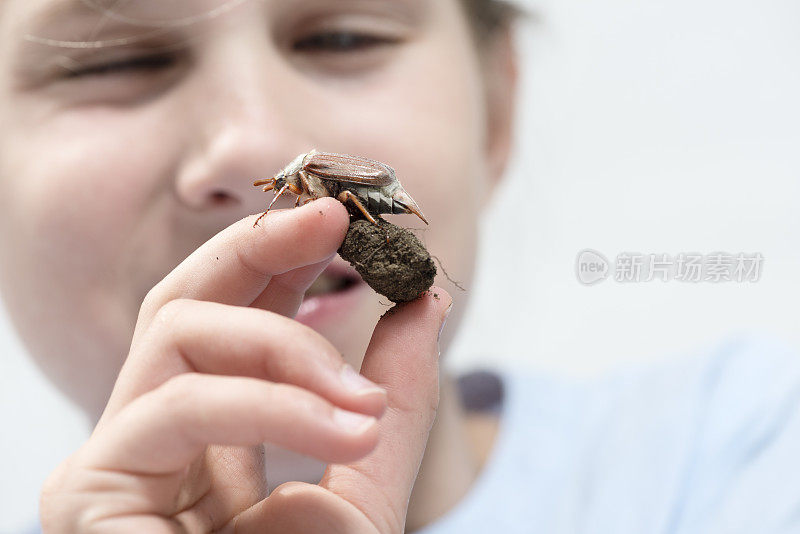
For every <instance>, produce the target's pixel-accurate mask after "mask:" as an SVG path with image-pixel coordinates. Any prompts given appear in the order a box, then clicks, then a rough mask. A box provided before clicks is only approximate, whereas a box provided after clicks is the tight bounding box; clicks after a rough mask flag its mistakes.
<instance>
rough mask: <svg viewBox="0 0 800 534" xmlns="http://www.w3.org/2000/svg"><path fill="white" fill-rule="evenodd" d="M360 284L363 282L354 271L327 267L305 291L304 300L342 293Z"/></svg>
mask: <svg viewBox="0 0 800 534" xmlns="http://www.w3.org/2000/svg"><path fill="white" fill-rule="evenodd" d="M361 283H363V281H362V280H361V277H360V276H358V274H357V273H356V272H355V271H350V270H349V269H346V268H342V267H338V266H329V267H328V268H327V269H325V271H324V272H323V273H322V274H321V275H319V277H317V279H316V280H314V283H313V284H311V287H309V288H308V290H307V291H306V294H305V298H310V297H317V296H319V295H328V294H333V293H343V292H345V291H347V290H348V289H351V288H353V287H355V286H357V285H359V284H361Z"/></svg>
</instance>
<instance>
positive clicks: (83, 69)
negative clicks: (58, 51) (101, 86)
mask: <svg viewBox="0 0 800 534" xmlns="http://www.w3.org/2000/svg"><path fill="white" fill-rule="evenodd" d="M175 64H176V59H175V57H173V56H169V55H163V54H161V55H152V56H141V57H133V58H130V59H124V60H119V61H110V62H106V63H99V64H96V65H87V66H77V67H72V68H70V69H69V71H68V72H67V73H66V74H65V76H64V77H65V78H81V77H89V76H107V75H113V74H127V73H135V72H151V71H152V72H157V71H160V70H165V69H168V68H170V67H172V66H174V65H175Z"/></svg>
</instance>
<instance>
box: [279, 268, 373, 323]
mask: <svg viewBox="0 0 800 534" xmlns="http://www.w3.org/2000/svg"><path fill="white" fill-rule="evenodd" d="M337 260H338V258H337ZM367 291H368V286H367V284H366V283H364V281H363V280H362V279H361V277H360V276H359V275H358V273H357V272H356V270H355V269H353V268H352V267H350V266H349V265H348V264H347V263H344V262H343V261H342V263H339V262H338V261H335V262H334V263H331V264H330V265H328V267H327V268H326V269H325V270H324V271H323V272H322V274H321V275H320V276H319V277H318V278H317V279H316V280H315V281H314V283H313V284H311V287H309V288H308V290H307V291H306V294H305V296H304V297H303V303H302V304H301V305H300V309H299V310H298V312H297V315H296V316H295V319H296V320H297V321H299V322H301V323H303V324H306V325H308V326H311V327H323V326H325V325H326V324H332V323H336V322H341V321H342V320H343V319H344V318H345V316H346V315H347V314H348V313H349V312H350V311H352V310H354V309H355V308H356V307H357V306H358V304H359V302H360V300H361V299H362V297H363V296H364V293H366V292H367Z"/></svg>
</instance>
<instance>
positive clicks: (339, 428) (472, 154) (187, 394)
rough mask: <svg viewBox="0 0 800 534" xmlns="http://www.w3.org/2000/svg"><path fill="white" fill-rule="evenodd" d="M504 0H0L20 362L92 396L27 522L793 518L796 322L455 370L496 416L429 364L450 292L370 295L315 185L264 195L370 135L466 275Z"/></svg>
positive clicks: (719, 526)
mask: <svg viewBox="0 0 800 534" xmlns="http://www.w3.org/2000/svg"><path fill="white" fill-rule="evenodd" d="M512 13H513V12H512V10H510V9H509V8H508V7H507V6H506V5H505V4H501V3H499V2H495V1H492V0H435V1H432V0H339V1H336V2H331V1H328V0H264V1H256V0H238V1H237V0H229V1H227V2H224V1H222V0H174V1H171V2H164V1H162V0H137V1H136V2H117V1H114V2H112V1H103V2H100V1H97V0H80V1H69V0H36V1H31V0H5V2H3V3H2V4H0V51H1V53H2V56H1V57H0V65H2V69H1V70H0V91H2V94H1V95H0V115H2V117H3V121H2V124H3V128H2V129H1V130H0V188H2V192H0V217H2V220H1V221H0V247H1V250H2V253H1V254H0V284H2V285H1V286H0V287H2V291H3V297H4V299H5V302H6V304H7V306H8V308H9V309H10V311H11V314H12V318H13V320H14V322H15V325H16V327H17V328H18V330H19V332H20V333H21V335H22V337H23V338H24V340H25V341H26V343H27V345H28V347H29V349H30V352H31V354H32V355H33V357H35V358H36V360H37V362H38V364H39V365H40V367H41V368H42V369H43V370H44V372H45V373H46V374H47V375H48V376H49V377H50V378H51V379H52V380H53V382H54V383H56V384H57V385H58V386H59V387H60V388H61V389H62V390H63V391H64V392H65V393H66V394H68V395H69V396H70V397H71V398H73V399H74V400H75V401H76V402H78V403H79V404H80V405H81V406H83V407H84V409H85V410H86V411H87V412H88V413H89V414H91V415H92V416H93V417H94V418H95V419H96V420H97V426H96V428H95V430H94V432H93V434H92V436H91V438H90V439H89V440H88V441H87V442H86V444H85V445H84V446H83V447H81V448H80V449H79V450H78V451H77V452H76V453H75V454H74V455H72V456H71V457H70V458H69V459H68V460H67V461H65V462H64V463H63V464H62V465H61V466H60V467H59V468H58V469H57V470H56V472H55V473H53V475H52V476H51V477H50V479H49V480H48V482H47V484H46V486H45V488H44V490H43V494H42V501H41V519H42V527H43V531H44V532H46V533H51V532H52V533H59V532H137V533H138V532H146V533H149V532H153V533H159V532H178V531H186V532H211V531H223V532H279V533H292V532H298V533H316V532H348V533H349V532H355V533H362V532H363V533H367V532H380V533H398V532H403V530H404V529H408V530H418V529H423V531H424V532H426V533H431V534H433V533H441V532H486V531H489V530H490V529H492V530H494V531H496V532H512V533H513V532H530V531H542V532H614V533H627V532H630V533H641V532H734V531H739V530H740V531H742V532H755V531H758V532H769V531H779V530H780V531H786V532H788V531H792V530H793V529H794V528H797V522H798V516H797V513H796V510H797V509H798V500H799V499H798V495H800V491H797V483H796V482H793V481H795V480H798V479H800V477H798V476H797V475H798V474H800V473H797V469H798V462H797V461H796V460H794V456H796V455H795V453H794V451H796V446H797V445H798V443H800V439H799V438H800V418H798V415H797V414H798V410H797V395H796V393H795V392H796V391H798V385H800V369H799V368H798V367H799V366H798V364H797V359H796V358H792V357H791V355H790V353H789V351H788V350H785V349H783V348H781V347H779V346H777V345H766V344H763V343H762V342H760V341H758V340H749V339H744V340H740V341H739V342H737V343H735V344H728V345H725V346H723V347H722V348H721V349H720V350H719V351H718V352H717V353H715V354H712V355H710V356H709V357H708V358H697V359H695V360H694V361H693V363H691V364H690V365H685V366H680V367H675V368H665V369H657V370H653V371H638V372H630V373H627V374H624V375H621V376H619V377H617V378H615V379H613V380H610V381H604V382H601V383H598V384H596V385H594V386H591V387H583V388H578V387H572V386H568V385H559V384H558V383H555V382H551V381H549V380H546V379H543V378H539V377H533V376H529V375H525V374H520V375H514V376H510V375H507V376H502V377H501V379H502V382H500V383H498V382H497V381H496V380H493V379H492V378H491V377H488V380H487V382H486V383H485V384H488V385H489V386H490V387H488V388H484V385H485V384H483V385H482V384H477V385H475V386H474V387H470V384H467V387H466V389H465V390H464V391H466V392H467V393H469V392H471V393H473V394H474V393H476V392H478V391H479V390H481V391H488V392H489V393H493V395H489V396H490V397H492V398H490V399H489V401H493V400H494V401H498V400H500V399H499V397H500V396H499V391H500V389H501V388H500V387H498V385H499V384H502V389H503V391H504V396H503V398H502V401H503V407H502V432H497V425H498V420H497V419H496V418H493V417H489V418H486V417H483V418H481V417H479V416H476V415H470V414H468V413H466V412H465V407H470V406H471V405H472V403H471V402H466V399H468V396H459V395H458V393H459V392H458V390H457V382H456V381H455V379H454V377H451V376H446V375H442V376H439V374H438V356H439V353H440V351H441V352H445V351H446V347H447V343H448V340H449V339H450V336H451V334H452V333H453V331H454V329H455V327H456V326H457V324H458V320H459V317H460V315H461V313H462V311H463V309H464V307H465V305H466V295H467V294H465V293H460V292H456V293H455V294H454V295H453V297H452V299H451V296H450V295H449V294H448V293H447V292H446V291H444V290H443V289H441V288H434V289H433V290H432V291H431V292H430V293H429V294H426V295H424V296H423V297H421V298H420V299H419V300H417V301H414V302H412V303H409V304H406V305H402V306H398V307H396V308H394V309H393V310H392V311H391V312H390V313H385V312H386V307H385V306H383V305H382V304H381V299H379V298H377V297H376V296H375V294H374V293H372V292H371V290H369V288H367V287H366V286H365V285H364V284H363V283H362V282H360V281H359V280H358V278H357V276H356V275H355V274H354V273H353V271H352V269H350V268H349V266H348V265H346V264H345V263H344V262H342V260H341V259H339V258H338V257H336V256H335V254H336V250H337V249H338V247H339V245H340V243H341V241H342V239H343V237H344V233H345V231H346V228H347V224H348V217H347V212H346V211H345V208H344V207H343V206H342V205H341V204H340V203H338V202H337V201H335V200H332V199H321V200H318V201H314V202H312V203H309V204H307V205H306V206H303V207H299V208H296V209H286V210H283V211H276V212H274V213H270V214H269V215H268V216H267V217H266V218H264V219H263V220H262V221H261V224H260V226H257V227H255V228H254V227H253V222H254V221H255V219H256V218H257V217H258V214H259V212H260V211H262V210H263V208H264V205H265V203H266V202H267V200H268V198H267V197H266V196H265V195H263V194H261V193H260V192H259V191H258V190H254V189H253V187H252V181H253V180H254V179H257V178H263V177H269V176H271V175H272V174H274V173H275V172H276V171H277V170H279V169H280V168H282V167H283V166H284V165H285V164H286V163H287V162H288V161H290V160H291V159H293V158H294V157H295V156H296V155H297V154H300V153H303V152H307V151H309V150H310V149H312V148H318V149H320V150H325V151H330V152H342V153H349V154H357V155H363V156H367V157H370V158H373V159H377V160H380V161H384V162H386V163H388V164H390V165H392V166H393V167H394V168H395V169H396V170H397V173H398V176H399V177H400V179H401V180H402V182H403V185H404V186H405V188H406V189H407V190H408V191H409V193H411V195H412V196H413V197H414V198H415V199H416V200H417V202H418V203H419V205H420V206H421V207H422V209H423V211H424V213H425V215H426V217H427V219H428V220H429V222H430V226H429V227H428V228H427V229H426V233H425V240H426V244H427V246H428V248H429V249H430V250H432V251H434V253H435V254H436V255H437V256H438V257H439V258H440V259H441V260H442V263H443V264H444V265H446V266H447V269H448V271H449V272H450V273H451V274H453V275H454V276H455V277H456V278H458V279H459V280H461V281H463V282H465V283H468V281H469V279H470V277H471V273H472V265H473V261H474V257H475V250H476V242H475V235H476V225H477V215H478V213H479V211H480V209H481V207H482V206H483V205H484V204H485V202H486V200H487V196H488V195H489V194H490V192H491V190H492V189H493V187H494V186H495V185H496V183H497V182H498V180H499V179H500V177H501V176H502V174H503V170H504V167H505V165H506V162H507V159H508V154H509V148H510V145H511V130H512V118H513V114H514V109H513V101H514V90H515V80H516V72H515V61H514V53H513V47H512V44H511V39H510V22H511V19H512ZM281 207H285V208H291V201H288V200H287V201H285V202H284V203H283V204H281ZM405 221H407V220H406V219H402V218H400V219H399V220H398V221H397V222H400V223H401V224H403V223H404V222H405ZM412 224H413V223H412ZM176 265H177V267H176ZM442 285H444V284H442ZM451 307H452V313H450V318H449V325H450V326H449V327H448V328H447V329H445V330H444V333H442V329H443V327H444V320H445V318H446V317H447V316H448V313H449V310H450V309H451ZM382 314H383V315H382ZM379 318H380V319H379ZM376 322H377V324H376ZM43 332H46V335H42V333H43ZM440 335H441V336H442V339H441V340H440V339H439V337H440ZM498 335H499V334H498ZM355 369H360V373H359V372H356V371H355ZM754 376H755V377H757V378H758V380H756V381H754V380H752V379H751V377H754ZM763 384H767V385H768V386H769V391H768V392H767V391H762V390H759V389H758V387H759V385H763ZM765 389H766V387H765ZM484 404H485V402H484ZM434 416H435V417H434ZM265 443H266V445H264V444H265ZM423 453H424V459H423ZM309 457H310V458H314V459H316V461H312V460H309ZM787 471H789V472H788V473H787ZM270 490H272V491H271V492H270ZM412 490H413V492H412ZM754 509H755V510H757V513H753V512H752V511H751V510H754Z"/></svg>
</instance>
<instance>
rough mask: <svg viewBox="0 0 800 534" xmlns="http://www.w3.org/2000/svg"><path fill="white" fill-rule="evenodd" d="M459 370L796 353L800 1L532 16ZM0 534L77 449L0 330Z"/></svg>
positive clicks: (559, 10)
mask: <svg viewBox="0 0 800 534" xmlns="http://www.w3.org/2000/svg"><path fill="white" fill-rule="evenodd" d="M527 4H528V5H530V6H535V7H536V10H537V11H538V13H539V15H540V19H541V20H540V21H539V22H538V23H534V24H528V27H527V28H526V29H525V31H524V32H523V33H522V35H521V38H520V43H521V46H522V60H523V73H524V80H523V86H522V93H521V105H522V112H521V115H520V123H519V132H520V134H519V138H518V143H517V145H518V146H517V152H516V157H515V160H514V163H513V165H512V168H511V169H510V172H509V179H508V180H507V182H506V184H505V185H504V187H503V189H502V190H501V191H500V192H499V194H498V196H497V198H496V201H495V202H494V203H493V204H492V206H491V207H490V211H489V212H488V215H487V217H486V221H485V224H484V226H483V228H484V231H483V233H484V238H489V240H488V241H485V247H484V252H485V254H484V256H483V258H484V259H483V260H482V262H481V266H480V280H479V282H478V283H477V284H476V285H475V286H474V287H473V288H471V292H472V293H473V296H474V300H473V307H472V308H471V310H470V312H469V314H468V317H467V320H466V324H464V325H463V329H462V331H461V333H460V337H459V338H458V341H457V343H456V347H455V349H454V350H453V351H452V352H451V353H450V354H448V355H447V364H448V365H449V366H451V367H452V368H454V369H464V368H468V367H472V366H475V365H489V366H492V365H519V366H526V367H530V366H539V367H545V368H549V369H551V370H554V371H557V372H563V373H565V374H575V373H577V374H588V373H595V372H598V371H602V370H604V369H607V368H609V367H611V366H613V365H619V364H624V362H631V361H642V360H651V359H661V358H667V357H671V355H674V354H680V353H682V352H684V353H685V352H687V351H690V350H696V349H697V348H698V347H702V346H706V345H707V344H708V343H713V342H714V341H715V340H718V339H719V338H720V337H721V336H724V335H725V334H726V333H730V332H732V331H735V330H737V329H741V328H747V329H752V328H757V329H760V330H762V331H767V332H772V333H774V334H776V335H778V336H781V337H783V338H784V339H785V340H787V341H788V342H790V343H792V344H794V346H796V347H798V348H800V328H799V326H800V321H799V320H798V315H800V311H798V307H797V302H798V296H800V281H799V280H798V275H797V273H798V272H800V252H798V240H799V237H798V236H800V210H798V209H797V208H796V206H797V202H798V199H800V103H799V102H800V96H799V95H800V31H798V23H800V3H798V2H797V1H796V0H780V1H759V2H756V1H755V0H753V1H749V2H748V1H743V0H727V1H722V0H720V1H710V0H659V1H650V2H630V1H622V0H605V1H603V2H585V1H577V0H552V1H549V0H540V1H537V2H535V3H534V2H528V3H527ZM584 248H593V249H596V250H598V251H600V252H602V253H603V254H605V255H606V256H607V257H609V258H610V259H612V261H613V258H614V257H615V256H616V255H617V254H618V253H620V252H625V251H635V252H641V253H668V254H677V253H679V252H701V253H711V252H715V251H727V252H731V253H736V252H760V253H761V254H762V255H763V256H764V258H765V259H764V265H763V273H762V277H761V280H760V281H759V282H758V283H755V284H733V283H726V284H711V283H703V284H682V283H678V282H669V283H662V282H659V281H655V282H651V283H639V284H627V285H624V284H620V283H618V282H615V281H613V280H606V281H605V282H603V283H601V284H599V285H597V286H593V287H584V286H582V285H580V284H579V283H578V282H577V280H576V278H575V274H574V262H575V257H576V254H577V252H578V251H579V250H581V249H584ZM0 354H2V356H1V357H0V410H1V412H0V417H2V421H3V427H2V430H1V431H0V532H18V531H20V529H21V528H22V526H23V525H28V524H30V522H31V521H32V520H33V519H34V518H35V514H36V511H35V509H36V500H37V493H38V491H37V488H38V485H39V484H40V483H41V481H42V480H43V479H44V477H45V476H46V474H47V473H48V472H49V471H50V470H51V469H52V468H53V467H54V466H55V465H56V464H57V463H58V462H59V461H60V460H61V459H62V458H63V457H64V456H65V455H66V454H68V453H69V452H70V451H71V450H73V449H74V448H75V447H77V446H78V445H79V443H80V442H81V441H82V440H83V438H84V436H85V432H86V430H85V428H84V426H83V421H82V419H81V416H80V415H79V414H78V413H76V411H75V410H74V409H72V408H70V406H68V405H67V404H66V403H65V402H64V401H63V400H62V399H60V398H59V397H58V396H57V395H56V394H55V393H54V392H53V391H52V390H51V389H50V388H49V387H48V386H47V384H46V383H45V382H44V381H43V380H42V378H41V377H40V376H39V375H38V374H37V372H36V371H35V370H34V369H33V368H32V366H31V365H30V363H28V362H27V360H26V359H25V358H24V355H23V351H22V350H21V349H20V347H19V346H18V344H17V342H16V341H15V339H14V338H13V336H12V334H11V333H10V332H9V331H8V328H7V327H6V325H5V322H4V321H2V324H0Z"/></svg>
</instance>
